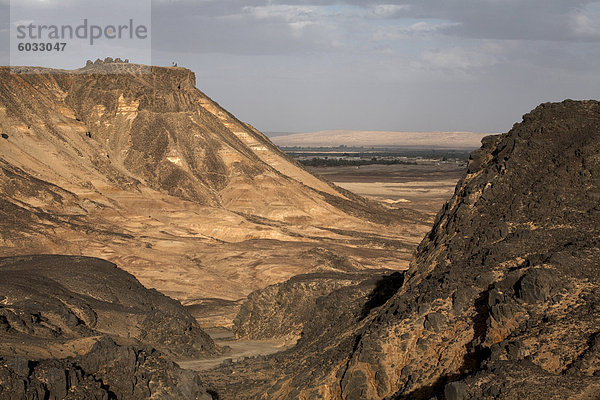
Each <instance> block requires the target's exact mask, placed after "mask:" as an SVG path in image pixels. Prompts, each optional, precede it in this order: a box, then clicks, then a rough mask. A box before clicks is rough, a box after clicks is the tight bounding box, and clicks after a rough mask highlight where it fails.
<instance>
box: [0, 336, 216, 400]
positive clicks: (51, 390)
mask: <svg viewBox="0 0 600 400" xmlns="http://www.w3.org/2000/svg"><path fill="white" fill-rule="evenodd" d="M149 398H152V399H173V400H179V399H198V400H211V399H212V398H213V396H212V395H210V394H209V393H207V392H206V390H205V389H204V388H203V387H202V385H201V382H200V380H199V378H198V376H197V375H195V374H194V373H193V372H191V371H185V370H182V369H180V368H179V367H178V366H177V365H176V364H174V363H173V362H171V361H168V360H166V359H165V358H164V357H163V356H162V355H160V353H157V352H156V351H155V350H152V349H151V348H147V347H142V348H140V347H137V346H119V345H117V344H116V343H115V342H114V341H113V340H112V339H110V338H109V337H102V338H99V339H98V340H97V341H96V342H95V343H94V345H93V347H92V348H91V349H90V351H89V352H88V353H85V354H83V355H79V356H76V357H69V358H63V359H52V360H40V361H31V360H28V359H27V358H24V357H10V356H0V399H2V400H15V399H52V400H59V399H60V400H62V399H65V400H78V399H86V400H108V399H139V400H142V399H149Z"/></svg>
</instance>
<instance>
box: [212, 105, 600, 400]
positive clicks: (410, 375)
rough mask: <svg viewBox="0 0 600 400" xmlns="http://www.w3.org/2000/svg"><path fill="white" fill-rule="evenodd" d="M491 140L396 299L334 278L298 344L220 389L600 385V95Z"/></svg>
mask: <svg viewBox="0 0 600 400" xmlns="http://www.w3.org/2000/svg"><path fill="white" fill-rule="evenodd" d="M482 143H483V146H482V148H481V149H480V150H478V151H476V152H474V153H473V154H472V155H471V160H470V163H469V168H468V172H467V175H466V176H465V178H464V179H462V180H461V181H460V182H459V183H458V185H457V187H456V192H455V195H454V196H453V198H452V199H451V200H450V201H448V202H447V204H446V205H445V206H444V207H443V208H442V210H441V211H440V213H439V214H438V216H437V217H436V221H435V223H434V226H433V228H432V230H431V232H430V233H429V234H428V235H427V236H426V237H425V239H424V240H423V241H422V243H421V244H420V246H419V248H418V251H417V253H416V256H415V259H414V260H413V262H412V264H411V267H410V269H409V270H408V271H407V272H406V273H405V276H404V281H403V282H402V285H401V286H399V288H398V290H397V291H396V292H395V294H393V296H391V298H389V300H387V301H386V302H385V304H383V305H382V306H380V307H376V308H373V309H372V310H371V311H370V312H369V313H368V314H367V315H366V317H363V316H361V313H360V312H359V311H357V310H360V309H361V304H363V305H364V304H365V298H364V296H363V297H361V298H360V299H357V297H355V296H352V293H355V292H352V291H351V290H349V289H350V288H352V287H348V288H344V289H340V290H338V291H334V292H333V293H332V294H331V295H334V294H335V295H338V296H340V297H338V298H337V299H336V302H335V306H334V307H328V306H327V305H323V306H322V307H317V308H316V309H317V310H320V311H321V310H322V312H321V313H319V314H318V315H316V316H314V317H313V318H312V321H314V322H315V323H316V326H319V329H318V330H315V329H313V330H311V329H309V327H305V328H304V332H305V335H304V337H303V338H302V339H301V340H300V341H299V342H298V345H297V346H296V347H295V348H293V349H291V350H288V351H287V352H284V353H280V354H277V355H274V356H271V357H266V358H263V359H258V360H249V361H248V360H247V361H245V362H242V363H239V364H233V365H230V366H223V367H220V368H217V369H215V370H213V371H211V372H209V373H206V374H204V376H206V378H207V379H209V380H210V382H211V385H213V386H215V387H219V389H220V395H221V397H222V398H225V399H227V398H265V399H266V398H269V399H274V398H281V399H283V398H286V399H293V398H303V399H321V398H323V399H383V398H396V399H403V398H407V399H408V398H410V399H429V398H432V397H436V396H437V398H444V397H445V398H449V399H480V398H505V399H510V398H522V399H538V398H595V397H597V394H598V393H599V392H600V378H599V377H598V376H599V375H600V363H599V362H598V360H599V358H600V353H599V351H600V348H599V347H600V346H599V344H598V334H599V332H600V331H599V329H600V328H599V327H600V290H598V289H599V287H600V274H599V273H598V271H599V268H600V262H599V261H598V260H600V246H599V245H600V239H599V237H600V231H599V229H600V228H599V227H600V202H599V200H600V103H598V102H596V101H582V102H576V101H565V102H562V103H558V104H549V103H547V104H542V105H540V106H539V107H537V108H536V109H535V110H533V111H532V112H531V113H529V114H527V115H525V116H524V117H523V121H522V122H521V123H518V124H516V125H515V126H514V127H513V129H512V130H511V131H510V132H508V133H506V134H503V135H499V136H492V137H487V138H485V139H484V140H483V141H482ZM354 288H355V287H354ZM343 290H348V292H347V293H343V292H342V291H343ZM331 295H330V296H331ZM344 295H346V296H347V297H344ZM330 296H328V297H330ZM346 299H349V301H346ZM347 304H349V307H348V312H347V313H346V315H344V317H343V318H341V317H338V316H340V315H341V314H342V313H343V312H342V311H340V310H345V309H346V307H347ZM328 324H329V325H328ZM309 332H310V333H309Z"/></svg>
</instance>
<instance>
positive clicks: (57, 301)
mask: <svg viewBox="0 0 600 400" xmlns="http://www.w3.org/2000/svg"><path fill="white" fill-rule="evenodd" d="M102 335H110V336H112V337H114V338H115V340H121V341H127V342H133V343H143V344H145V345H149V346H152V347H154V348H156V349H159V350H160V351H162V352H164V353H166V354H169V355H172V356H177V357H182V358H197V357H201V356H210V355H214V354H217V353H218V352H219V349H218V348H217V346H216V345H215V344H214V342H213V341H212V339H211V338H210V337H209V336H208V335H207V334H206V333H204V331H202V329H201V328H200V327H199V326H198V323H197V322H196V320H195V319H194V318H193V317H192V316H191V315H190V314H189V313H188V312H187V311H186V310H185V308H184V307H183V306H182V305H181V304H180V303H179V302H177V301H175V300H173V299H171V298H169V297H167V296H165V295H163V294H161V293H159V292H157V291H156V290H148V289H146V288H145V287H144V286H142V285H141V284H140V283H139V282H138V281H137V279H135V278H134V277H133V276H132V275H130V274H128V273H127V272H125V271H123V270H121V269H119V268H117V267H116V266H115V265H114V264H112V263H110V262H107V261H104V260H100V259H95V258H88V257H75V256H56V255H39V256H23V257H5V258H0V338H2V340H1V341H0V354H15V355H21V356H30V357H33V358H48V357H59V356H65V355H73V353H75V354H76V353H77V352H78V351H79V349H80V348H83V349H86V347H88V345H89V342H90V341H89V340H82V339H86V338H91V337H96V336H102Z"/></svg>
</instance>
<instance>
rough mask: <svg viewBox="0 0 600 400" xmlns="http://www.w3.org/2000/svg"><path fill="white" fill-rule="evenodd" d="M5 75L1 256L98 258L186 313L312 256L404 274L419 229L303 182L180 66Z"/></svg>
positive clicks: (407, 214)
mask: <svg viewBox="0 0 600 400" xmlns="http://www.w3.org/2000/svg"><path fill="white" fill-rule="evenodd" d="M18 70H19V69H18V68H16V69H15V68H13V72H14V71H18ZM20 72H21V73H11V71H10V70H9V69H8V68H0V129H1V130H2V133H4V134H5V135H7V136H8V137H7V138H2V139H1V140H0V203H1V205H2V207H0V215H1V216H2V218H0V255H5V256H9V255H21V254H34V253H42V252H43V253H56V254H80V255H86V256H94V257H100V258H103V259H107V260H109V261H112V262H115V263H117V264H118V265H119V266H121V267H122V268H124V269H126V270H127V271H129V272H131V273H133V274H134V275H135V276H136V277H137V278H138V279H140V281H141V282H142V283H143V284H144V285H146V286H148V287H155V288H157V289H159V290H161V291H162V292H164V293H167V294H169V295H170V296H173V297H175V298H177V299H179V300H182V301H183V302H184V303H185V304H200V303H202V302H203V301H204V300H206V299H213V298H217V299H222V300H226V301H237V300H239V299H241V298H244V297H245V296H246V295H247V294H248V293H250V292H251V291H253V290H256V289H260V288H263V287H265V286H267V285H269V284H274V283H277V282H281V281H284V280H286V279H288V278H290V277H291V276H293V275H296V274H299V273H306V272H310V271H313V270H314V269H315V268H316V267H318V266H319V263H320V258H319V257H318V256H313V254H315V249H318V248H321V247H325V248H327V250H328V251H330V252H333V253H335V254H338V255H339V256H340V257H348V258H350V259H352V260H353V262H355V263H357V264H359V265H361V266H362V267H363V268H379V267H380V265H381V264H382V263H384V262H385V263H386V264H387V266H388V267H390V268H395V269H404V268H406V267H407V265H408V262H409V259H410V254H411V252H412V250H413V248H414V247H415V245H416V244H417V243H418V240H419V239H420V236H421V235H422V234H423V233H424V232H425V230H426V229H427V228H426V224H427V217H425V216H424V215H422V214H419V213H416V212H411V211H409V210H402V211H401V212H391V210H389V209H387V208H385V207H382V206H378V205H376V204H375V203H372V202H369V201H367V200H365V199H362V198H360V197H357V196H355V195H353V194H351V193H349V192H347V191H344V190H342V189H339V188H337V187H335V186H334V185H331V184H329V183H327V182H325V181H323V180H321V179H319V178H316V177H315V176H313V175H311V174H310V173H308V172H307V171H305V170H304V169H303V168H302V167H301V166H299V165H298V164H296V163H295V162H294V161H293V160H291V159H289V158H288V157H287V156H285V155H284V154H283V153H281V152H280V151H279V150H278V149H277V148H276V147H275V146H274V145H273V144H271V143H270V142H269V141H268V140H267V139H266V138H265V137H264V136H263V135H262V134H261V133H260V132H258V131H257V130H256V129H254V128H253V127H251V126H249V125H248V124H244V123H242V122H240V121H238V120H237V119H236V118H235V117H234V116H232V115H231V114H229V113H228V112H227V111H225V110H223V109H222V108H221V107H219V105H218V104H216V103H215V102H214V101H212V100H211V99H210V98H208V97H207V96H206V95H204V94H203V93H202V92H200V91H199V90H198V89H196V88H195V77H194V74H193V73H192V72H191V71H189V70H186V69H184V68H159V67H145V66H138V65H132V64H125V63H104V64H102V63H98V64H94V65H90V66H87V67H86V68H82V69H79V70H75V71H57V70H47V69H43V68H29V67H23V68H21V69H20ZM390 252H393V253H394V257H390ZM231 317H232V316H231ZM229 321H230V319H229ZM225 323H227V322H225Z"/></svg>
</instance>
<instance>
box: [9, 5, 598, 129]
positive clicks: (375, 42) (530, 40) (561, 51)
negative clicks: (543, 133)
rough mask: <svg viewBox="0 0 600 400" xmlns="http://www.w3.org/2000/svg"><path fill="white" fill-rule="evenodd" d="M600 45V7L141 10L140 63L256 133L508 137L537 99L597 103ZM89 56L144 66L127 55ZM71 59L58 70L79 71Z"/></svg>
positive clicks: (77, 58)
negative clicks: (146, 23)
mask: <svg viewBox="0 0 600 400" xmlns="http://www.w3.org/2000/svg"><path fill="white" fill-rule="evenodd" d="M18 3H19V7H21V8H22V9H25V11H27V10H28V9H30V10H34V9H39V8H42V7H45V9H46V10H49V9H53V8H54V9H55V10H57V9H58V8H57V7H61V5H62V6H64V5H65V4H68V5H70V6H71V7H68V8H67V9H66V11H61V15H62V16H63V17H72V18H73V19H77V18H78V17H81V15H79V14H81V11H78V9H77V7H72V6H73V5H74V4H81V3H89V4H91V3H97V4H98V3H99V2H97V1H96V2H91V0H80V1H77V0H60V1H59V0H43V1H42V0H39V1H36V0H21V1H20V2H18ZM120 3H123V2H120ZM125 3H128V4H136V5H138V6H140V7H141V6H142V5H144V6H147V5H148V4H149V3H147V2H139V1H138V2H125ZM2 4H4V6H6V5H7V4H8V3H7V1H6V0H0V6H1V5H2ZM102 4H106V3H105V2H102ZM12 5H13V8H14V7H15V6H16V3H15V2H14V1H13V4H12ZM0 9H2V7H0ZM115 9H116V8H115ZM69 10H74V11H72V12H70V11H69ZM112 10H113V8H111V7H108V6H105V7H104V12H105V13H110V12H111V11H112ZM77 13H79V14H77ZM121 14H122V15H124V14H123V13H121ZM89 15H92V14H89ZM11 22H12V23H14V22H15V21H14V19H13V20H12V21H11ZM1 30H2V28H1V24H0V31H1ZM599 44H600V1H584V0H411V1H392V0H387V1H385V0H384V1H378V0H373V1H358V0H340V1H335V0H325V1H311V0H296V1H294V0H287V1H277V0H195V1H192V0H155V1H153V2H152V4H151V62H152V63H153V64H155V65H171V64H172V63H173V62H177V64H178V65H179V66H183V67H186V68H189V69H191V70H192V71H194V72H195V74H196V83H197V87H198V88H199V89H200V90H202V91H203V92H204V93H206V94H207V95H208V96H210V97H211V98H213V99H214V100H215V101H217V102H219V104H221V105H222V106H223V107H225V108H226V109H228V110H229V111H230V112H232V113H233V114H234V115H236V116H237V117H238V118H239V119H241V120H243V121H246V122H249V123H251V124H252V125H254V126H255V127H257V128H258V129H260V130H262V131H280V132H309V131H317V130H326V129H357V130H398V131H475V132H490V133H491V132H505V131H508V130H509V129H510V128H511V126H512V125H513V123H515V122H518V121H519V120H520V119H521V116H522V115H523V114H524V113H526V112H528V111H530V110H531V109H532V108H534V107H535V106H537V105H538V104H540V103H543V102H546V101H561V100H564V99H566V98H571V99H590V98H592V99H594V98H595V99H597V98H598V97H599V94H600V74H598V71H600V46H599ZM11 45H12V44H11ZM0 49H1V46H0ZM93 50H94V51H96V52H97V53H99V54H98V57H101V58H103V57H105V56H112V57H117V56H118V57H123V58H125V57H128V58H130V59H131V61H132V62H135V61H136V59H143V60H144V62H146V58H144V57H143V56H142V55H143V54H141V55H140V54H138V53H136V51H135V50H131V49H130V51H129V52H130V54H121V53H120V52H123V49H122V48H118V47H113V48H111V47H110V46H109V47H103V46H101V45H99V46H97V47H95V48H94V49H93ZM107 52H108V54H104V53H107ZM0 53H1V51H0ZM81 54H83V53H81ZM81 54H72V55H69V56H68V57H66V56H65V57H64V58H63V59H62V62H63V63H64V64H65V66H66V67H68V68H77V67H80V66H82V65H83V64H84V62H85V60H84V59H82V57H81ZM136 57H137V58H136ZM63 67H64V66H63Z"/></svg>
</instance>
